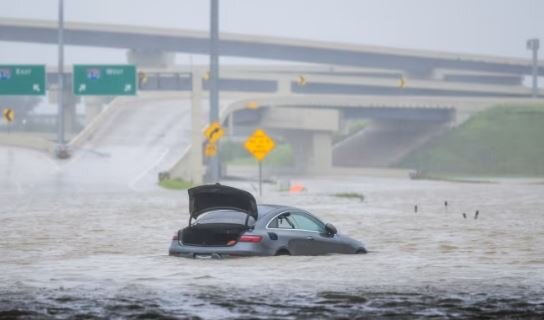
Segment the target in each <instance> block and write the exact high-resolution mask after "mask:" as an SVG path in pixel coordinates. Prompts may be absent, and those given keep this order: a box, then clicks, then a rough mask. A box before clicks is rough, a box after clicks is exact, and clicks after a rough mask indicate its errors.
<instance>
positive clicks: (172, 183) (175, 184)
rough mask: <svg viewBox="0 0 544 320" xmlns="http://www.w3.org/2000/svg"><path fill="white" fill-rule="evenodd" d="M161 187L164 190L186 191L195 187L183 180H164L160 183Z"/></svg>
mask: <svg viewBox="0 0 544 320" xmlns="http://www.w3.org/2000/svg"><path fill="white" fill-rule="evenodd" d="M159 185H160V186H161V187H163V188H166V189H172V190H185V189H189V188H190V187H192V186H193V184H192V183H191V182H190V181H185V180H181V179H164V180H161V181H159Z"/></svg>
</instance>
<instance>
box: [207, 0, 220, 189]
mask: <svg viewBox="0 0 544 320" xmlns="http://www.w3.org/2000/svg"><path fill="white" fill-rule="evenodd" d="M218 82H219V1H218V0H210V79H209V90H210V115H209V120H210V121H209V123H210V124H211V123H214V122H216V121H219V85H218ZM218 156H219V155H218V154H217V155H215V156H213V157H211V158H210V160H209V162H208V165H209V173H210V180H211V182H218V181H219V158H218Z"/></svg>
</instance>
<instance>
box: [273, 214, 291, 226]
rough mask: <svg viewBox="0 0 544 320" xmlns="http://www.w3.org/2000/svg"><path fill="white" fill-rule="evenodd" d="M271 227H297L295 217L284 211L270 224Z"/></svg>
mask: <svg viewBox="0 0 544 320" xmlns="http://www.w3.org/2000/svg"><path fill="white" fill-rule="evenodd" d="M268 227H269V228H278V229H295V223H294V222H293V218H292V217H291V215H290V214H289V213H283V214H280V215H279V216H277V217H276V218H274V219H273V220H272V221H271V222H270V224H268Z"/></svg>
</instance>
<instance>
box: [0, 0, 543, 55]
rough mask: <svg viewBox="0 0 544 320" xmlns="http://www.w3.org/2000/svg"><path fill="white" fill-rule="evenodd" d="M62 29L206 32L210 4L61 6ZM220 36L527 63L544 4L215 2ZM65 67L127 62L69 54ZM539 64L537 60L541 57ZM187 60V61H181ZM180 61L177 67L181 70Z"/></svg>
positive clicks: (181, 0)
mask: <svg viewBox="0 0 544 320" xmlns="http://www.w3.org/2000/svg"><path fill="white" fill-rule="evenodd" d="M57 3H58V1H57V0H0V17H11V18H38V19H48V20H56V18H57ZM65 7H66V11H65V19H66V20H67V21H78V22H79V21H81V22H97V23H110V24H132V25H142V26H154V27H167V28H187V29H197V30H208V24H209V1H207V0H153V1H148V0H92V1H90V0H65ZM220 28H221V31H222V32H235V33H246V34H253V35H273V36H280V37H292V38H303V39H313V40H323V41H338V42H347V43H359V44H370V45H383V46H390V47H400V48H416V49H430V50H438V51H449V52H462V53H475V54H487V55H496V56H510V57H523V58H528V57H529V52H528V51H527V49H526V47H525V42H526V40H527V39H528V38H531V37H538V38H540V39H541V41H543V40H544V1H543V0H220ZM66 56H67V62H68V63H74V62H78V63H89V62H100V63H102V62H112V63H114V62H124V57H125V54H124V52H122V51H119V50H104V49H88V48H69V49H68V50H67V52H66ZM541 56H542V55H541ZM185 58H186V59H188V56H186V57H185ZM185 58H184V56H183V55H182V56H181V57H179V56H178V62H182V63H183V62H184V59H185ZM0 62H1V63H23V62H29V63H45V64H54V63H56V49H55V47H53V46H44V45H33V44H13V43H6V42H0Z"/></svg>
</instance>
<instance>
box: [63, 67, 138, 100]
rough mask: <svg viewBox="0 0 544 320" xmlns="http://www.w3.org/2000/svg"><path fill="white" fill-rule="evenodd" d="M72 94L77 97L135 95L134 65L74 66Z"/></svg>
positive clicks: (135, 76)
mask: <svg viewBox="0 0 544 320" xmlns="http://www.w3.org/2000/svg"><path fill="white" fill-rule="evenodd" d="M73 77H74V79H73V93H74V95H77V96H132V95H135V94H136V79H137V74H136V66H134V65H81V64H80V65H74V70H73Z"/></svg>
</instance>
